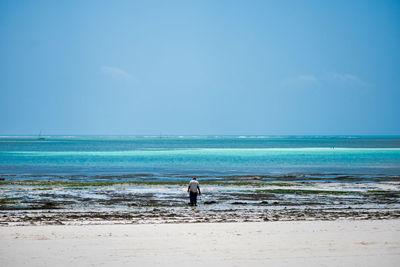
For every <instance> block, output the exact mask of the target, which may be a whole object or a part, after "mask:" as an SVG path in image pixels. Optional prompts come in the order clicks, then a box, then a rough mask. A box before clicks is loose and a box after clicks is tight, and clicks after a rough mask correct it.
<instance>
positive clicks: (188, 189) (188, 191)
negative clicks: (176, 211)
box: [188, 184, 190, 192]
mask: <svg viewBox="0 0 400 267" xmlns="http://www.w3.org/2000/svg"><path fill="white" fill-rule="evenodd" d="M189 191H190V184H189V186H188V192H189Z"/></svg>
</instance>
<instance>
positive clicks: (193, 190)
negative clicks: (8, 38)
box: [188, 177, 201, 206]
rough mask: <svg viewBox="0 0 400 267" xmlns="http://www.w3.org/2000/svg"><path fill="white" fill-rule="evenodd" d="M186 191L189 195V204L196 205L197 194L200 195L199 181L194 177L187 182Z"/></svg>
mask: <svg viewBox="0 0 400 267" xmlns="http://www.w3.org/2000/svg"><path fill="white" fill-rule="evenodd" d="M188 192H189V197H190V206H197V194H199V195H201V191H200V186H199V182H198V181H196V177H193V179H192V180H191V181H190V182H189V186H188Z"/></svg>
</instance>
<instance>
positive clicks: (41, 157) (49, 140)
mask: <svg viewBox="0 0 400 267" xmlns="http://www.w3.org/2000/svg"><path fill="white" fill-rule="evenodd" d="M193 176H196V177H198V180H199V182H200V185H201V189H202V193H203V194H202V196H201V197H200V198H199V205H198V206H197V207H196V208H193V207H190V206H189V205H188V202H189V199H188V194H187V191H186V190H187V183H188V182H189V180H190V179H191V177H193ZM399 217H400V138H398V137H357V136H351V137H343V136H327V137H310V136H292V137H232V136H229V137H182V138H181V137H168V138H157V137H57V136H56V137H45V138H44V139H38V138H36V137H2V138H0V224H2V225H32V224H33V225H42V224H103V223H108V224H132V223H133V224H142V223H184V222H245V221H246V222H259V221H293V220H339V219H356V220H365V219H368V220H371V219H397V218H399Z"/></svg>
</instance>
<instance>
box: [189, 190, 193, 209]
mask: <svg viewBox="0 0 400 267" xmlns="http://www.w3.org/2000/svg"><path fill="white" fill-rule="evenodd" d="M189 197H190V206H193V205H194V197H193V192H190V193H189Z"/></svg>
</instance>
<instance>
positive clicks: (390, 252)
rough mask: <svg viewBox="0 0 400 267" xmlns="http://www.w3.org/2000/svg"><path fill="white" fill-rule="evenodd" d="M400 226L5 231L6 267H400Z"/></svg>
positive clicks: (2, 254) (1, 255) (0, 238)
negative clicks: (155, 266)
mask: <svg viewBox="0 0 400 267" xmlns="http://www.w3.org/2000/svg"><path fill="white" fill-rule="evenodd" d="M399 262H400V220H381V221H350V220H343V221H340V220H339V221H300V222H299V221H297V222H296V221H291V222H264V223H195V224H193V223H188V224H146V225H86V226H85V225H80V226H56V225H51V226H22V227H21V226H9V227H0V266H4V267H6V266H153V265H160V266H381V267H382V266H398V263H399Z"/></svg>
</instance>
